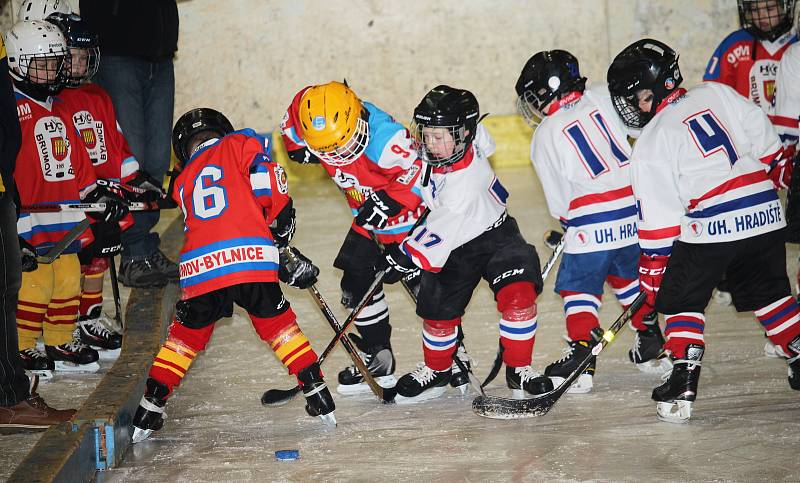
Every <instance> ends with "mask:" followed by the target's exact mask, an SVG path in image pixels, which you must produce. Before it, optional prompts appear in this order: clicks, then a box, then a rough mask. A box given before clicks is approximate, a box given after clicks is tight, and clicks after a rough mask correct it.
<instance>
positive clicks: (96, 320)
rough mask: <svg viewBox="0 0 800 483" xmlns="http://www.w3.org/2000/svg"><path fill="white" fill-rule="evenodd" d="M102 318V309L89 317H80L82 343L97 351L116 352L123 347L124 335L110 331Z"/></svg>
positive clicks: (93, 311) (79, 325)
mask: <svg viewBox="0 0 800 483" xmlns="http://www.w3.org/2000/svg"><path fill="white" fill-rule="evenodd" d="M101 317H102V314H101V309H100V307H97V308H96V309H95V310H92V312H91V313H90V314H89V315H81V316H80V317H78V329H79V334H80V339H81V342H83V343H84V344H86V345H89V346H91V347H93V348H95V349H104V350H108V351H116V350H117V349H119V348H120V347H122V335H121V334H118V333H116V332H112V331H110V330H108V327H106V326H105V325H104V324H103V323H102V322H101V320H100V318H101Z"/></svg>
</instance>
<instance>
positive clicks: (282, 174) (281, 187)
mask: <svg viewBox="0 0 800 483" xmlns="http://www.w3.org/2000/svg"><path fill="white" fill-rule="evenodd" d="M275 181H277V182H278V192H279V193H281V194H284V195H285V194H286V193H288V192H289V180H288V178H287V177H286V171H284V170H283V167H282V166H281V165H279V164H278V165H275Z"/></svg>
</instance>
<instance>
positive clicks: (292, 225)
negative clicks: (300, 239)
mask: <svg viewBox="0 0 800 483" xmlns="http://www.w3.org/2000/svg"><path fill="white" fill-rule="evenodd" d="M296 228H297V224H296V221H295V211H294V207H292V200H291V198H290V199H289V203H287V204H286V206H284V207H283V209H282V210H281V212H280V213H278V216H276V217H275V219H274V220H272V223H270V225H269V230H270V231H271V232H272V238H273V240H275V246H277V247H278V248H285V247H287V246H289V242H291V241H292V238H293V237H294V231H295V229H296Z"/></svg>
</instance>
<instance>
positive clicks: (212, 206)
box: [192, 165, 228, 220]
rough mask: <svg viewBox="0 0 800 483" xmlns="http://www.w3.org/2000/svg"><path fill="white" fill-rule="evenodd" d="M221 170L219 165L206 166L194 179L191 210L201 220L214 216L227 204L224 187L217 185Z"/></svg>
mask: <svg viewBox="0 0 800 483" xmlns="http://www.w3.org/2000/svg"><path fill="white" fill-rule="evenodd" d="M222 176H223V172H222V168H220V167H219V166H213V165H210V166H206V167H205V168H203V169H202V170H201V171H200V173H199V174H198V175H197V178H195V180H194V191H193V192H192V211H194V214H195V216H196V217H198V218H200V219H201V220H208V219H211V218H216V217H218V216H219V215H220V214H222V212H223V211H225V208H226V207H227V205H228V198H227V194H226V193H225V188H223V187H222V186H219V182H220V180H221V179H222Z"/></svg>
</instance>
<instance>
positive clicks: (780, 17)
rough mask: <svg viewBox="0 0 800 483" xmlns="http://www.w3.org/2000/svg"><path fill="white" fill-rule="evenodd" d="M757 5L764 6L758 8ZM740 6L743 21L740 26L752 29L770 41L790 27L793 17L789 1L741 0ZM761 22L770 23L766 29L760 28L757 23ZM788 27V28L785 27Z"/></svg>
mask: <svg viewBox="0 0 800 483" xmlns="http://www.w3.org/2000/svg"><path fill="white" fill-rule="evenodd" d="M759 5H766V7H762V8H758V6H759ZM742 8H743V9H744V13H743V16H742V17H743V18H742V20H743V23H744V24H745V25H742V27H743V28H744V29H746V30H752V31H754V32H756V33H758V34H759V35H757V37H762V38H763V39H765V40H768V41H770V42H772V41H774V40H775V39H777V38H778V37H780V36H781V35H783V34H784V33H786V32H788V31H789V30H790V29H791V26H792V24H793V21H792V20H793V19H791V18H790V16H791V15H792V7H791V6H790V2H788V1H786V0H755V1H743V2H742ZM761 22H764V23H767V24H769V25H771V27H770V28H768V29H766V30H765V29H762V28H761V27H760V26H759V24H760V23H761ZM787 27H788V28H787Z"/></svg>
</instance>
